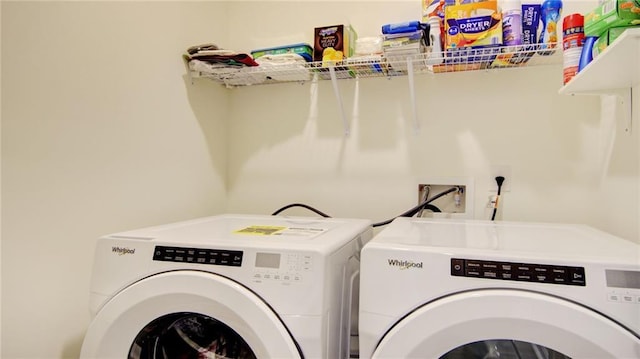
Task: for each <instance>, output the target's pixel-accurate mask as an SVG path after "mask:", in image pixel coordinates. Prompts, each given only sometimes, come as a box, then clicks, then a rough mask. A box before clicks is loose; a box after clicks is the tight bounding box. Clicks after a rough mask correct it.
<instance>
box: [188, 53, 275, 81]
mask: <svg viewBox="0 0 640 359" xmlns="http://www.w3.org/2000/svg"><path fill="white" fill-rule="evenodd" d="M189 69H190V70H192V71H197V72H199V73H201V74H204V75H205V76H206V77H210V78H213V79H214V80H217V81H220V82H224V83H225V84H227V85H234V86H240V85H252V84H258V83H261V82H264V81H265V80H266V76H265V75H264V74H261V73H259V72H257V71H256V69H257V67H253V66H252V67H246V66H229V65H227V64H224V63H210V62H206V61H201V60H198V59H193V60H191V61H189Z"/></svg>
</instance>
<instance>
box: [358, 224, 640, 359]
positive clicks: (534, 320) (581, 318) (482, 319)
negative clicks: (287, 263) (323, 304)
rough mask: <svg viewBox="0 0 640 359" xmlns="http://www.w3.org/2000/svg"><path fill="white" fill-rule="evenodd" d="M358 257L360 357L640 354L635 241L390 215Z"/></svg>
mask: <svg viewBox="0 0 640 359" xmlns="http://www.w3.org/2000/svg"><path fill="white" fill-rule="evenodd" d="M361 258H362V263H361V271H362V272H361V281H360V328H359V330H360V357H361V358H418V357H420V358H446V359H453V358H554V359H558V358H598V359H602V358H640V245H638V244H637V243H633V242H631V241H627V240H624V239H621V238H617V237H614V236H612V235H609V234H606V233H603V232H600V231H597V230H595V229H593V228H589V227H585V226H577V225H559V224H557V225H556V224H534V223H505V222H490V221H473V220H428V219H410V218H399V219H397V220H395V221H394V222H393V223H391V224H390V225H389V226H388V227H387V228H385V229H384V230H382V231H381V232H380V233H379V234H378V235H376V236H375V237H374V238H373V239H372V240H371V241H370V242H368V243H367V244H366V245H365V246H364V248H363V251H362V256H361Z"/></svg>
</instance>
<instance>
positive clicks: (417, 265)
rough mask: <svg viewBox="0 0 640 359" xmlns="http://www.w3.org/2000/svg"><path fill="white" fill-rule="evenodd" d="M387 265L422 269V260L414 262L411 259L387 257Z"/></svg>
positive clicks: (402, 268)
mask: <svg viewBox="0 0 640 359" xmlns="http://www.w3.org/2000/svg"><path fill="white" fill-rule="evenodd" d="M387 262H388V263H389V266H391V267H398V269H401V270H404V269H411V268H416V269H422V262H414V261H411V260H400V259H387Z"/></svg>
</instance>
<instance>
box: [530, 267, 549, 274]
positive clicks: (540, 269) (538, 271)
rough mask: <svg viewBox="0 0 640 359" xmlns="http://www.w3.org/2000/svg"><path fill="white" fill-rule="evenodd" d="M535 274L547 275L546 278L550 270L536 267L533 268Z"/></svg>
mask: <svg viewBox="0 0 640 359" xmlns="http://www.w3.org/2000/svg"><path fill="white" fill-rule="evenodd" d="M533 272H534V273H535V274H536V275H545V276H546V275H547V274H548V273H549V272H550V271H549V268H546V267H534V268H533Z"/></svg>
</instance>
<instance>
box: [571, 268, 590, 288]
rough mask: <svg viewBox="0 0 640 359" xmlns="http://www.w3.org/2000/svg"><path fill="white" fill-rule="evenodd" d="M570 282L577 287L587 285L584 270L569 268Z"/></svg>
mask: <svg viewBox="0 0 640 359" xmlns="http://www.w3.org/2000/svg"><path fill="white" fill-rule="evenodd" d="M569 282H571V284H576V285H585V283H586V281H585V276H584V268H577V267H571V268H569Z"/></svg>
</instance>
